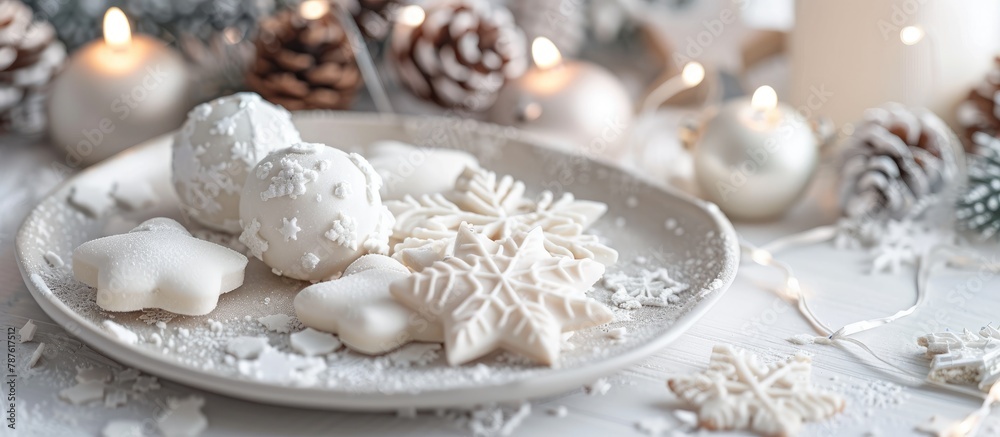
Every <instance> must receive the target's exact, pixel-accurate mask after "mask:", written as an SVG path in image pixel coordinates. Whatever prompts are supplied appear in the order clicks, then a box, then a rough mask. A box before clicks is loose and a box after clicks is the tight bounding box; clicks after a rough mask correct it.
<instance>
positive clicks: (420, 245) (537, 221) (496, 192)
mask: <svg viewBox="0 0 1000 437" xmlns="http://www.w3.org/2000/svg"><path fill="white" fill-rule="evenodd" d="M386 206H387V207H388V208H389V209H390V210H391V211H392V213H393V215H394V216H395V217H396V225H395V227H394V228H393V238H394V239H396V240H399V241H402V242H401V243H399V244H397V245H396V246H395V248H394V255H393V256H394V257H396V258H397V259H401V260H402V259H405V258H406V257H408V256H412V255H413V253H408V252H427V251H433V252H436V253H437V254H438V257H439V258H444V257H445V256H448V255H449V254H450V251H451V249H452V247H453V243H454V241H455V235H456V233H457V232H458V227H459V225H460V224H461V223H463V222H466V223H469V224H471V225H472V226H473V227H474V228H475V229H476V231H478V232H481V233H483V234H485V235H486V236H487V237H489V238H490V239H492V240H501V239H503V238H507V237H510V236H513V235H514V234H515V233H519V232H528V231H530V230H531V229H534V228H536V227H540V228H542V231H543V232H544V233H545V248H546V250H548V251H549V253H551V254H553V255H556V256H563V257H569V258H575V259H593V260H595V261H597V262H600V263H601V264H604V265H612V264H614V263H615V262H616V261H617V260H618V252H616V251H615V250H614V249H611V248H610V247H608V246H606V245H604V244H601V243H600V241H599V240H598V239H597V237H595V236H593V235H587V234H584V233H583V231H584V230H586V229H587V228H588V227H589V226H590V225H591V224H593V223H594V222H595V221H596V220H597V219H598V218H600V217H601V216H602V215H603V214H604V212H605V211H606V210H607V205H605V204H603V203H599V202H590V201H582V200H576V199H575V198H574V197H573V195H572V194H569V193H566V194H564V195H563V196H562V197H560V198H559V199H555V198H554V196H553V194H552V193H551V192H548V191H546V192H543V193H542V194H541V195H540V196H539V199H538V200H537V201H536V202H532V201H529V200H527V199H525V198H524V184H523V183H521V182H519V181H515V180H514V179H513V178H511V177H510V176H504V177H497V175H496V174H495V173H492V172H489V171H487V170H482V169H478V168H467V169H466V170H465V172H463V173H462V176H460V177H459V178H458V180H457V181H456V182H455V189H454V190H453V191H451V192H448V193H444V194H434V195H425V196H421V197H420V198H419V199H415V198H413V197H410V196H406V197H405V198H403V200H401V201H387V202H386ZM410 267H412V268H417V267H418V266H410ZM419 267H422V266H419Z"/></svg>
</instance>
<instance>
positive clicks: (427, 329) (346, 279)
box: [295, 255, 444, 355]
mask: <svg viewBox="0 0 1000 437" xmlns="http://www.w3.org/2000/svg"><path fill="white" fill-rule="evenodd" d="M409 276H410V271H409V270H407V268H406V267H404V266H403V265H402V264H400V263H399V262H398V261H396V260H394V259H392V258H389V257H387V256H384V255H365V256H363V257H361V258H358V260H357V261H355V262H354V263H352V264H351V265H350V266H349V267H348V268H347V271H345V272H344V276H343V277H341V278H340V279H336V280H333V281H328V282H321V283H319V284H314V285H311V286H309V287H306V288H305V289H304V290H302V291H301V292H299V294H298V295H297V296H295V315H296V316H297V317H298V319H299V321H300V322H302V324H304V325H306V326H308V327H311V328H313V329H318V330H320V331H326V332H332V333H335V334H339V336H340V341H341V342H343V343H344V344H345V345H347V347H349V348H351V349H352V350H354V351H357V352H361V353H365V354H369V355H377V354H382V353H385V352H389V351H391V350H393V349H396V348H398V347H399V346H402V345H404V344H406V343H409V342H411V341H426V342H434V343H441V342H443V341H444V337H443V335H442V333H441V324H440V323H430V322H429V321H428V320H427V319H426V318H424V317H423V316H421V315H419V314H416V313H414V312H413V311H410V310H409V309H407V308H406V307H404V306H402V305H400V304H399V303H397V302H396V301H395V300H394V299H393V298H392V296H390V295H389V286H390V284H392V283H393V282H395V281H398V280H400V279H405V278H407V277H409Z"/></svg>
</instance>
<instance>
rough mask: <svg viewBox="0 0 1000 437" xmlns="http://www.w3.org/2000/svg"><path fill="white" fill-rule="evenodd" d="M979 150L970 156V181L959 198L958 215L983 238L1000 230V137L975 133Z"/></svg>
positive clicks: (975, 142)
mask: <svg viewBox="0 0 1000 437" xmlns="http://www.w3.org/2000/svg"><path fill="white" fill-rule="evenodd" d="M972 142H973V144H974V145H975V146H977V149H976V150H978V151H979V153H978V154H977V155H975V156H970V159H969V185H968V187H966V191H965V193H964V194H963V195H962V196H961V197H959V199H958V209H957V210H956V211H955V217H956V218H957V219H958V220H959V223H961V225H962V226H963V227H964V228H966V229H968V230H970V231H974V232H976V233H978V234H979V235H980V236H981V237H982V238H983V239H984V240H985V239H987V238H990V237H992V236H994V235H996V234H997V231H998V230H1000V138H996V137H994V136H992V135H989V134H987V133H985V132H976V133H974V134H973V135H972Z"/></svg>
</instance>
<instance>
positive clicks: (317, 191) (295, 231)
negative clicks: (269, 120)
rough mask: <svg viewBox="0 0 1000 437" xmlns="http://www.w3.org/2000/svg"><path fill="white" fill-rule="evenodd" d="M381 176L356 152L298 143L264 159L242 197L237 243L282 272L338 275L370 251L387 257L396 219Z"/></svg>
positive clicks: (305, 276) (304, 275)
mask: <svg viewBox="0 0 1000 437" xmlns="http://www.w3.org/2000/svg"><path fill="white" fill-rule="evenodd" d="M381 187H382V178H381V177H380V176H379V174H378V173H377V172H376V171H375V169H374V168H372V166H371V165H370V164H369V163H368V161H366V160H365V158H364V157H362V156H361V155H359V154H357V153H351V154H347V153H344V152H343V151H340V150H338V149H335V148H332V147H328V146H325V145H323V144H312V143H298V144H296V145H294V146H292V147H289V148H287V149H283V150H279V151H276V152H274V153H271V154H270V155H268V156H267V157H265V158H264V159H263V160H261V162H260V163H259V164H257V167H255V168H254V169H253V173H252V174H251V176H250V177H248V178H247V180H246V184H245V185H244V186H243V194H242V196H241V198H240V222H241V224H242V226H243V233H242V234H241V235H240V241H241V242H243V244H245V245H246V246H247V248H249V249H250V252H251V254H253V256H255V257H257V258H258V259H260V260H261V261H264V263H265V264H267V265H268V266H269V267H271V268H272V269H273V271H274V272H275V273H277V274H280V275H283V276H288V277H291V278H295V279H302V280H308V281H320V280H325V279H330V278H336V277H339V276H340V275H341V274H342V273H343V271H344V269H346V268H347V266H349V265H350V264H351V263H352V262H354V260H356V259H358V258H359V257H361V256H362V255H365V254H368V253H380V254H386V253H388V251H389V235H390V233H391V232H392V226H393V223H394V221H395V220H394V219H393V216H392V214H391V213H390V212H389V210H388V209H387V208H386V207H385V206H383V205H382V199H381V197H380V196H379V189H380V188H381Z"/></svg>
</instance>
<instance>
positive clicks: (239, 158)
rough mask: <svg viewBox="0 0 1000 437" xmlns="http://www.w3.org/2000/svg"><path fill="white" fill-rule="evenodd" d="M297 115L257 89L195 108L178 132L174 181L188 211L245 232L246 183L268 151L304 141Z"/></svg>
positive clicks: (216, 224) (210, 223)
mask: <svg viewBox="0 0 1000 437" xmlns="http://www.w3.org/2000/svg"><path fill="white" fill-rule="evenodd" d="M300 141H301V139H300V138H299V132H298V130H296V129H295V126H294V125H292V120H291V115H290V114H289V113H288V111H286V110H285V109H284V108H282V107H280V106H275V105H272V104H271V103H268V102H266V101H264V100H263V99H261V97H260V96H259V95H257V94H254V93H239V94H233V95H231V96H226V97H221V98H218V99H216V100H213V101H211V102H208V103H203V104H201V105H198V106H197V107H195V108H194V109H193V110H191V112H190V113H189V114H188V118H187V121H186V122H185V123H184V125H183V126H182V127H181V130H180V132H178V133H177V135H176V136H175V137H174V146H173V182H174V188H175V189H176V190H177V195H178V197H179V198H180V201H181V207H182V208H183V209H184V212H185V213H186V214H187V215H188V216H190V217H191V218H192V219H194V220H195V221H197V222H198V223H201V224H202V225H205V226H207V227H209V228H212V229H216V230H220V231H225V232H239V231H240V230H241V229H240V226H239V218H240V214H239V205H240V193H241V192H242V190H243V182H244V181H245V180H246V179H247V175H248V174H249V173H250V170H252V169H253V168H254V166H255V165H257V162H258V161H260V160H261V159H262V158H264V156H266V155H267V154H268V153H271V152H273V151H275V150H278V149H283V148H286V147H288V146H290V145H292V144H295V143H298V142H300Z"/></svg>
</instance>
